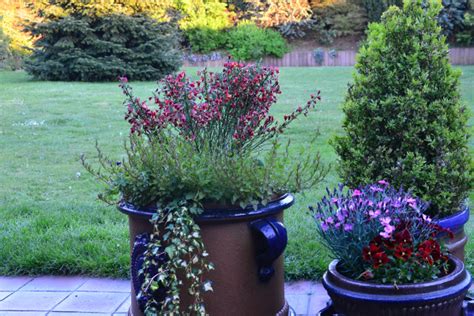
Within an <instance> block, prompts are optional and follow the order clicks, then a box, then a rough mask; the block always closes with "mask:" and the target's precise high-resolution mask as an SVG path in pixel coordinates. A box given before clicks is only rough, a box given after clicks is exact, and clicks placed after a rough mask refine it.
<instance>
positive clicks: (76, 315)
mask: <svg viewBox="0 0 474 316" xmlns="http://www.w3.org/2000/svg"><path fill="white" fill-rule="evenodd" d="M105 315H107V316H110V313H79V312H73V313H69V312H50V313H49V314H48V316H105Z"/></svg>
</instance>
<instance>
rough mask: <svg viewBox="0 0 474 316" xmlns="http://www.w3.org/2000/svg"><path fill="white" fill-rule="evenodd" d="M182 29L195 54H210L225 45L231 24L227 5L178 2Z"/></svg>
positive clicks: (190, 0)
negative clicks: (226, 31) (227, 30)
mask: <svg viewBox="0 0 474 316" xmlns="http://www.w3.org/2000/svg"><path fill="white" fill-rule="evenodd" d="M176 9H177V10H178V11H179V13H180V14H181V19H180V21H179V26H180V28H181V29H182V30H183V31H184V34H185V36H186V39H187V40H188V42H189V45H190V46H191V49H192V50H193V51H194V52H199V53H209V52H210V51H213V50H216V49H221V48H223V46H224V44H225V34H224V31H225V30H226V29H227V28H229V27H230V26H231V25H232V24H231V15H230V13H229V12H228V11H227V7H226V5H225V3H222V2H220V1H219V0H176Z"/></svg>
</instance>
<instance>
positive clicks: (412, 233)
mask: <svg viewBox="0 0 474 316" xmlns="http://www.w3.org/2000/svg"><path fill="white" fill-rule="evenodd" d="M427 206H428V205H427V203H425V202H424V201H422V200H420V199H418V198H415V197H413V196H412V195H411V194H410V193H408V192H405V191H403V190H402V189H400V190H396V189H394V188H393V187H391V186H390V185H389V184H388V182H386V181H384V180H381V181H378V182H377V183H375V184H371V185H368V186H366V187H363V188H359V189H355V190H344V187H343V186H342V185H341V186H339V187H338V188H337V189H334V191H333V192H329V190H328V195H327V196H325V197H324V198H323V199H322V201H321V202H320V203H318V204H317V206H316V207H315V208H313V207H310V209H311V211H312V212H313V213H314V216H315V219H316V223H317V227H318V232H319V235H320V236H321V237H322V240H323V241H324V243H325V245H326V246H327V247H328V249H329V250H330V251H331V252H332V254H333V255H334V257H335V258H337V259H339V260H340V263H339V270H340V272H341V273H343V274H345V275H347V276H349V277H352V278H356V279H360V278H361V279H364V280H373V281H374V282H379V283H393V284H400V283H412V282H420V281H426V280H431V279H435V278H437V277H438V276H439V275H441V274H443V273H446V272H447V269H448V263H447V262H448V257H447V254H446V252H445V251H444V249H443V248H442V247H441V245H440V244H439V242H438V241H437V239H436V237H437V235H438V234H440V233H448V234H451V233H450V232H449V231H446V230H444V229H442V228H441V227H439V226H438V225H436V224H434V223H432V221H431V218H429V217H428V216H426V215H425V214H424V213H423V212H424V211H425V210H426V208H427Z"/></svg>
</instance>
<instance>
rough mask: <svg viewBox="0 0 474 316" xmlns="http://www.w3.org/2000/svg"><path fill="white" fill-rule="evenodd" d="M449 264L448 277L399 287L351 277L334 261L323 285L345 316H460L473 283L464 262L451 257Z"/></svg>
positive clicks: (339, 311) (335, 307)
mask: <svg viewBox="0 0 474 316" xmlns="http://www.w3.org/2000/svg"><path fill="white" fill-rule="evenodd" d="M449 262H450V266H451V271H450V273H449V274H448V275H446V276H443V277H440V278H439V279H437V280H433V281H429V282H423V283H416V284H405V285H398V286H397V287H395V286H393V285H381V284H375V283H370V282H362V281H357V280H353V279H350V278H347V277H345V276H343V275H342V274H340V273H339V272H338V271H337V265H338V261H337V260H334V261H333V262H332V263H331V264H330V265H329V269H328V271H327V272H326V273H325V274H324V277H323V285H324V287H325V288H326V290H327V292H328V294H329V296H330V297H331V299H332V302H333V305H334V309H335V311H336V312H337V313H340V314H343V315H345V316H368V315H383V316H460V315H462V314H461V313H462V305H463V300H464V297H465V295H466V293H467V291H468V289H469V287H470V285H471V282H472V280H471V276H470V274H469V273H468V272H467V271H466V269H465V267H464V263H463V262H462V261H461V260H460V259H458V258H457V257H454V256H450V259H449Z"/></svg>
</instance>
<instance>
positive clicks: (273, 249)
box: [250, 218, 288, 282]
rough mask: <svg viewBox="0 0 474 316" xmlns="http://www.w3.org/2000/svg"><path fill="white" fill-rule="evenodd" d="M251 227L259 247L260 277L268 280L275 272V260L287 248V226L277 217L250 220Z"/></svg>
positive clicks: (264, 280) (262, 280)
mask: <svg viewBox="0 0 474 316" xmlns="http://www.w3.org/2000/svg"><path fill="white" fill-rule="evenodd" d="M250 229H251V231H252V233H253V235H254V238H255V248H256V249H257V264H258V278H259V280H260V281H261V282H268V281H269V280H270V279H271V277H272V276H273V274H275V269H274V268H273V266H272V264H273V262H274V261H275V260H276V259H277V258H278V257H280V255H281V254H282V253H283V251H284V250H285V248H286V244H287V242H288V236H287V233H286V228H285V226H284V225H283V223H282V222H280V221H278V220H277V219H275V218H264V219H257V220H254V221H252V222H250Z"/></svg>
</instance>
